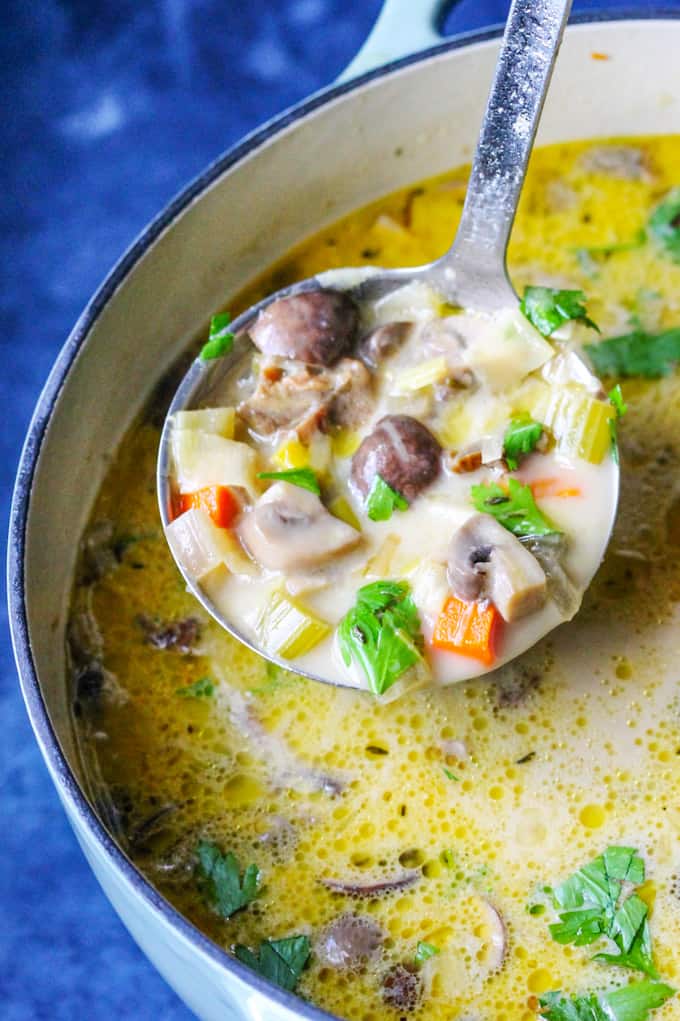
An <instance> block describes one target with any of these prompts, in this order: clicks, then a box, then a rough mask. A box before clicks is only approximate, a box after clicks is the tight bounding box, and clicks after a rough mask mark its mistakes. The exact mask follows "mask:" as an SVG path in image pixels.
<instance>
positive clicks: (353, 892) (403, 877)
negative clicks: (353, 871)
mask: <svg viewBox="0 0 680 1021" xmlns="http://www.w3.org/2000/svg"><path fill="white" fill-rule="evenodd" d="M421 876H422V872H421V871H420V869H408V870H406V871H404V872H401V873H399V874H398V875H396V876H388V877H387V878H386V879H379V880H377V881H370V880H369V881H368V882H353V881H352V880H351V879H322V880H321V883H322V884H323V886H325V887H326V888H327V889H328V890H332V891H333V893H344V894H345V895H346V896H347V897H382V896H383V894H386V893H394V892H395V891H396V890H405V889H407V888H408V887H409V886H413V884H414V883H417V882H418V880H419V879H420V877H421Z"/></svg>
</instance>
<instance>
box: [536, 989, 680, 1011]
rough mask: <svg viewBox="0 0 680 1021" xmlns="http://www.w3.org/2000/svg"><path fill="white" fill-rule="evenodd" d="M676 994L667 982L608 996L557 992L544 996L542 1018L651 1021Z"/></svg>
mask: <svg viewBox="0 0 680 1021" xmlns="http://www.w3.org/2000/svg"><path fill="white" fill-rule="evenodd" d="M674 994H675V990H674V989H672V988H671V987H670V986H667V985H665V983H663V982H650V981H649V980H648V979H644V980H643V981H642V982H632V983H631V984H630V985H627V986H623V987H622V988H621V989H614V990H613V991H612V992H608V993H587V994H586V995H585V996H572V997H568V996H565V995H564V994H563V993H559V992H553V993H546V994H545V996H541V998H540V1001H539V1002H540V1004H541V1017H543V1018H546V1019H547V1021H647V1018H648V1017H649V1012H650V1010H654V1009H655V1008H656V1007H661V1006H662V1004H664V1003H665V1002H666V1000H669V999H670V998H671V996H673V995H674Z"/></svg>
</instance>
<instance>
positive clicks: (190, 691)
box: [175, 677, 215, 698]
mask: <svg viewBox="0 0 680 1021" xmlns="http://www.w3.org/2000/svg"><path fill="white" fill-rule="evenodd" d="M214 690H215V685H214V684H213V682H212V681H211V680H210V678H209V677H199V678H198V680H197V681H194V683H193V684H187V686H186V687H185V688H175V694H176V695H179V696H180V697H181V698H210V696H211V695H212V693H213V692H214Z"/></svg>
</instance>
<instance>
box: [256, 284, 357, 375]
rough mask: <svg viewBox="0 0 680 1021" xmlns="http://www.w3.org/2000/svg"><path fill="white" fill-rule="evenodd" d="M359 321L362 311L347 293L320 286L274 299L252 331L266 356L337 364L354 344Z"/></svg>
mask: <svg viewBox="0 0 680 1021" xmlns="http://www.w3.org/2000/svg"><path fill="white" fill-rule="evenodd" d="M358 322H359V311H358V309H357V306H356V305H355V303H354V302H353V301H352V299H351V298H350V297H349V296H348V295H347V294H343V292H342V291H331V290H328V289H325V288H320V289H319V290H315V291H305V292H303V293H302V294H294V295H291V296H290V297H289V298H279V299H278V300H277V301H273V302H272V303H271V305H267V307H266V308H264V309H262V311H261V312H260V313H259V314H258V317H257V319H256V320H255V323H254V325H253V326H252V327H251V328H250V331H249V332H250V336H251V338H252V341H253V343H254V344H255V347H257V348H259V350H260V351H262V353H263V354H265V355H276V356H279V357H281V358H293V359H295V360H296V361H300V362H306V363H307V364H309V365H333V363H334V362H336V361H337V360H338V358H340V356H341V355H343V354H345V353H346V352H347V351H348V350H349V348H350V347H351V346H352V344H353V342H354V337H355V334H356V330H357V325H358Z"/></svg>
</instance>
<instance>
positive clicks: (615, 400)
mask: <svg viewBox="0 0 680 1021" xmlns="http://www.w3.org/2000/svg"><path fill="white" fill-rule="evenodd" d="M607 396H608V397H609V400H610V402H611V403H612V404H613V405H614V410H615V411H616V418H610V419H609V432H610V434H611V438H612V456H613V458H614V460H615V461H616V463H617V464H618V463H619V437H618V424H619V419H620V418H623V416H624V415H625V414H626V412H627V411H628V405H627V404H626V402H625V401H624V399H623V393H622V392H621V385H620V383H617V384H616V386H615V387H614V388H613V389H612V390H610V391H609V393H608V395H607Z"/></svg>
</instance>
